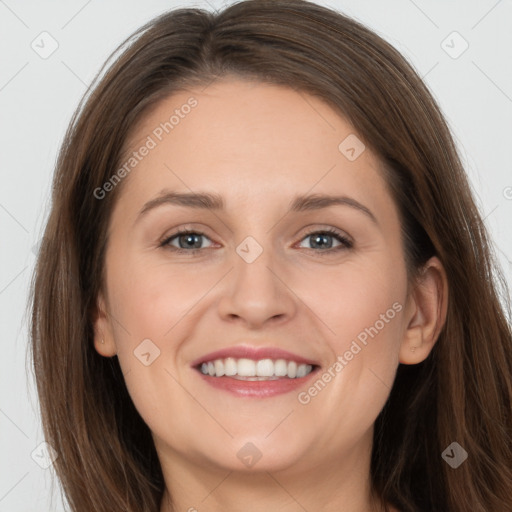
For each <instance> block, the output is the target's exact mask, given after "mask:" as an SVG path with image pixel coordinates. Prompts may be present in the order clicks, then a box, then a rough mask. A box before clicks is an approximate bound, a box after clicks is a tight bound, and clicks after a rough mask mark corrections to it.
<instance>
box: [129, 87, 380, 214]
mask: <svg viewBox="0 0 512 512" xmlns="http://www.w3.org/2000/svg"><path fill="white" fill-rule="evenodd" d="M127 147H128V151H127V153H126V155H125V159H124V162H123V163H126V162H128V159H129V158H130V155H132V156H131V159H132V160H133V161H132V162H131V163H133V164H134V165H133V167H132V166H130V165H128V166H127V169H128V168H129V176H128V178H127V179H126V183H123V189H126V190H123V194H122V195H127V196H128V197H131V198H132V199H133V200H134V201H133V202H137V200H136V198H142V197H144V198H146V199H148V198H150V197H151V196H152V195H154V194H155V193H157V192H159V191H160V190H162V189H163V188H167V189H169V188H171V189H173V190H176V189H179V190H181V191H186V192H190V191H191V190H195V189H201V190H203V191H205V190H206V191H212V192H216V193H221V194H223V195H224V196H226V197H227V204H228V205H229V202H230V198H232V199H235V198H238V199H239V200H247V199H249V197H250V198H252V199H253V200H254V201H256V202H257V201H258V198H261V199H262V198H263V196H264V197H265V198H266V200H267V201H272V200H273V199H275V200H276V201H282V198H283V195H290V196H291V195H293V194H296V193H297V192H300V193H306V192H308V191H311V192H318V193H321V192H323V193H325V192H332V191H333V189H337V192H340V193H345V192H351V193H353V194H356V195H357V194H358V193H359V194H360V193H361V189H366V192H367V193H369V194H370V195H372V194H373V195H375V196H379V194H380V195H382V194H385V190H384V189H385V183H384V182H383V180H382V177H381V175H380V172H379V162H378V159H377V158H376V157H375V156H374V155H373V154H372V153H371V151H370V150H369V149H365V148H364V145H363V143H362V141H361V140H360V139H359V138H358V137H357V134H356V133H355V131H354V129H353V127H352V126H351V125H350V124H349V123H348V122H347V121H346V120H345V119H343V118H342V117H341V116H340V115H338V114H337V113H336V112H335V111H334V110H333V109H331V108H330V107H329V106H328V105H327V104H326V103H324V102H323V101H321V100H320V99H319V98H316V97H313V96H311V95H309V94H306V93H304V92H299V91H295V90H293V89H291V88H288V87H283V86H276V85H271V84H264V83H260V82H252V81H246V80H223V81H219V82H214V83H213V84H210V85H209V86H207V87H203V88H195V89H190V90H186V91H179V92H176V93H174V94H173V95H171V96H169V97H167V98H166V99H164V100H162V101H161V102H160V103H159V104H158V105H156V106H155V107H154V108H153V109H152V111H151V112H150V113H149V114H147V115H146V116H145V117H144V119H143V120H142V121H141V123H140V124H139V126H138V127H137V129H136V130H135V131H134V133H133V135H132V136H131V137H130V139H129V141H128V144H127ZM144 147H146V148H149V149H145V150H144V151H142V150H143V149H144ZM133 152H135V153H138V155H137V156H133ZM141 153H144V155H143V156H141ZM354 157H355V158H354ZM135 160H136V161H135ZM358 189H359V192H358ZM369 200H370V202H371V201H372V199H371V198H370V199H369ZM131 202H132V201H131Z"/></svg>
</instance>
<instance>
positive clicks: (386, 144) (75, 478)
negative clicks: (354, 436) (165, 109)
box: [31, 0, 512, 512]
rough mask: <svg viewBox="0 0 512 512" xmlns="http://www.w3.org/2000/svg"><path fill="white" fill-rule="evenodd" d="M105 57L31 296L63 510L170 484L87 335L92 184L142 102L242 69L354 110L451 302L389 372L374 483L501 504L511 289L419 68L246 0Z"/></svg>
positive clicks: (113, 505) (414, 243)
mask: <svg viewBox="0 0 512 512" xmlns="http://www.w3.org/2000/svg"><path fill="white" fill-rule="evenodd" d="M117 53H120V54H119V55H117V57H116V54H117ZM112 59H115V61H114V62H113V63H112V64H111V65H110V67H109V68H108V69H107V71H106V72H104V71H103V70H104V69H105V67H104V68H103V69H102V71H100V73H99V74H98V76H97V77H96V80H95V87H94V88H93V89H92V92H91V93H90V94H89V95H86V96H85V97H84V99H83V100H82V102H81V104H80V105H79V107H78V109H77V111H76V112H75V114H74V117H73V119H72V121H71V123H70V126H69V129H68V131H67V133H66V136H65V139H64V143H63V145H62V149H61V152H60V155H59V159H58V162H57V168H56V173H55V177H54V185H53V196H52V209H51V213H50V216H49V219H48V222H47V226H46V231H45V235H44V239H43V242H42V245H41V249H40V254H39V257H38V262H37V267H36V271H35V275H34V281H33V289H32V296H31V307H32V310H31V313H32V332H31V336H32V354H33V363H34V368H35V375H36V380H37V389H38V394H39V398H40V404H41V414H42V420H43V426H44V432H45V436H46V439H47V441H48V442H49V443H50V444H51V445H52V446H53V447H54V449H55V450H56V451H57V453H58V455H59V457H58V458H57V460H56V461H55V469H56V472H57V475H58V476H59V478H60V480H61V482H62V485H63V489H64V492H65V495H66V498H67V500H68V502H69V504H70V506H71V509H72V510H73V511H75V512H90V511H91V510H95V511H96V512H102V511H104V512H107V511H108V512H112V511H113V510H125V511H132V512H146V511H148V512H149V511H151V512H156V511H158V510H159V504H160V500H161V497H162V492H163V489H164V483H163V477H162V472H161V468H160V465H159V461H158V458H157V454H156V451H155V448H154V444H153V441H152V438H151V433H150V431H149V428H148V427H147V425H146V424H145V423H144V421H143V420H142V418H141V417H140V416H139V414H138V412H137V411H136V409H135V407H134V405H133V403H132V401H131V399H130V396H129V394H128V392H127V389H126V386H125V383H124V379H123V375H122V372H121V370H120V367H119V364H118V361H117V358H116V357H113V358H105V357H102V356H100V355H99V354H98V353H97V352H96V351H95V349H94V346H93V330H92V320H93V318H94V317H93V315H94V312H95V306H96V299H97V295H98V291H99V290H100V289H101V287H102V286H103V280H102V277H103V264H104V256H105V248H106V242H107V227H108V223H109V218H110V214H111V211H112V208H113V205H114V203H115V201H116V197H117V196H118V193H119V190H120V188H121V186H122V183H121V184H120V185H119V186H117V187H116V188H115V189H114V190H113V191H112V192H111V193H109V194H107V195H106V197H105V198H104V199H102V200H98V199H97V198H96V197H95V195H94V194H93V191H94V190H95V189H97V188H98V187H101V186H102V185H103V184H104V183H105V182H106V181H107V180H108V179H109V178H110V177H111V176H112V174H113V172H114V171H115V169H117V166H118V165H119V164H120V158H121V155H122V152H123V151H124V147H125V143H126V141H127V139H128V136H129V134H130V133H131V131H132V130H133V127H134V126H135V125H136V123H137V122H139V121H140V120H141V118H142V116H143V115H144V114H146V113H147V112H148V110H149V108H151V106H154V105H156V104H157V103H158V101H159V100H161V99H163V98H164V97H166V96H168V95H169V94H172V93H173V92H175V91H177V90H183V89H184V88H186V87H190V86H193V85H199V84H207V83H209V82H210V81H212V80H214V79H215V78H216V77H225V76H228V75H235V76H239V77H248V78H252V79H255V80H259V81H265V82H268V83H273V84H282V85H285V86H287V87H291V88H294V89H296V90H298V91H301V92H306V93H309V94H313V95H315V96H317V97H319V98H321V99H322V100H324V101H325V102H326V103H327V104H329V105H330V106H331V107H332V108H333V109H335V110H336V111H337V112H339V114H340V115H341V116H343V117H344V118H345V119H347V120H348V121H349V122H350V123H351V124H352V125H353V127H354V129H355V130H356V132H357V133H358V136H360V138H361V139H362V140H363V141H364V143H365V144H366V145H367V147H368V148H370V149H371V150H372V151H373V152H374V153H375V154H376V155H377V157H378V158H380V160H381V162H382V164H383V172H384V175H385V177H386V179H387V183H388V185H389V187H390V190H391V192H392V194H393V197H394V199H395V201H396V204H397V205H398V208H399V211H400V214H401V222H402V228H403V240H404V251H405V255H406V261H407V266H408V273H409V277H410V279H414V277H415V276H416V273H417V272H418V271H419V270H420V269H421V266H422V264H424V263H425V262H426V261H427V260H428V258H429V257H431V256H432V255H437V256H438V257H439V259H440V260H441V262H442V264H443V265H444V267H445V269H446V273H447V278H448V286H449V289H450V298H449V304H448V314H447V319H446V323H445V325H444V327H443V328H442V330H441V332H440V335H439V339H438V342H437V343H436V345H435V347H434V349H433V351H432V352H431V354H430V355H429V357H428V358H427V359H426V360H425V361H424V362H423V363H421V364H417V365H400V366H399V368H398V371H397V375H396V379H395V382H394V385H393V388H392V390H391V393H390V396H389V399H388V401H387V403H386V405H385V406H384V409H383V410H382V412H381V414H380V415H379V417H378V419H377V421H376V424H375V435H374V445H373V452H372V464H371V478H372V483H373V487H374V489H375V491H376V493H377V494H378V495H379V496H380V497H381V498H382V499H383V501H385V502H390V503H392V504H393V505H395V506H396V507H397V508H399V509H400V510H402V511H406V512H407V511H410V512H413V511H415V512H417V511H425V512H432V511H443V512H467V511H468V510H472V511H473V512H489V511H490V510H492V511H493V512H505V511H510V507H511V499H512V400H511V397H512V382H511V374H512V336H511V330H510V325H509V324H508V322H507V317H506V316H505V310H506V309H507V311H508V314H509V316H510V302H509V295H508V291H507V287H506V283H505V280H504V279H503V276H502V274H501V271H500V269H499V267H498V265H497V263H496V260H495V257H494V255H493V251H492V248H491V245H490V242H489V238H488V235H487V233H486V229H485V227H484V224H483V221H482V218H481V216H480V215H479V212H478V210H477V208H476V206H475V201H474V199H473V197H472V193H471V190H470V187H469V185H468V181H467V177H466V175H465V173H464V170H463V167H462V164H461V161H460V159H459V156H458V154H457V150H456V148H455V145H454V142H453V139H452V136H451V134H450V132H449V129H448V127H447V125H446V122H445V121H444V119H443V116H442V114H441V112H440V111H439V108H438V106H437V105H436V103H435V101H434V99H433V98H432V95H431V94H430V92H429V91H428V89H427V88H426V86H425V85H424V84H423V82H422V81H421V79H420V78H419V77H418V75H417V73H416V72H415V70H414V69H413V68H412V66H411V65H410V64H409V63H408V62H407V61H406V60H405V59H404V58H403V57H402V56H401V55H400V54H399V53H398V52H397V51H396V50H395V49H394V48H393V47H392V46H391V45H390V44H388V43H387V42H385V41H384V40H383V39H382V38H380V37H379V36H377V35H376V34H375V33H373V32H372V31H370V30H369V29H367V28H366V27H364V26H363V25H361V24H360V23H358V22H356V21H354V20H352V19H350V18H348V17H346V16H344V15H342V14H339V13H337V12H335V11H332V10H330V9H327V8H324V7H321V6H318V5H315V4H313V3H309V2H306V1H302V0H273V1H266V0H264V1H257V0H248V1H243V2H239V3H236V4H234V5H232V6H230V7H228V8H226V9H224V10H223V11H221V12H219V13H215V14H213V13H210V12H206V11H203V10H199V9H194V8H190V9H178V10H174V11H171V12H168V13H165V14H163V15H161V16H159V17H157V18H156V19H154V20H152V21H151V22H150V23H148V24H146V25H145V26H144V27H142V28H141V29H140V30H138V31H137V32H136V33H135V34H134V35H133V36H131V38H129V39H128V40H127V41H125V42H124V43H123V45H121V46H120V48H119V49H118V52H116V53H114V54H113V56H112ZM109 61H110V59H109ZM109 61H107V63H106V64H105V65H107V64H108V62H109ZM128 179H129V178H128ZM500 300H501V301H502V303H500ZM454 441H456V442H458V443H459V444H460V445H461V446H462V447H463V448H464V449H465V450H466V451H467V452H468V453H469V458H468V460H467V461H466V462H465V463H463V464H462V465H461V466H460V467H458V468H457V469H453V468H451V467H450V466H449V465H448V464H446V463H445V461H444V460H443V458H442V457H441V453H442V452H443V450H444V449H445V448H446V447H447V446H448V445H450V444H451V443H452V442H454Z"/></svg>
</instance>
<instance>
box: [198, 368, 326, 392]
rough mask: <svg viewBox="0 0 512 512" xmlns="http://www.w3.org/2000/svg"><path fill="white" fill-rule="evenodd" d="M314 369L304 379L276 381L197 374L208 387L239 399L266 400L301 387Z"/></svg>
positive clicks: (316, 369)
mask: <svg viewBox="0 0 512 512" xmlns="http://www.w3.org/2000/svg"><path fill="white" fill-rule="evenodd" d="M317 371H318V368H315V369H314V370H313V371H312V372H311V373H308V374H307V375H306V376H305V377H299V378H295V379H289V378H282V379H276V380H239V379H233V378H231V377H225V376H224V377H211V376H210V375H204V373H201V372H200V371H199V370H197V372H198V373H199V375H200V376H201V377H202V378H203V380H204V381H205V382H206V383H207V384H209V385H210V386H212V387H214V388H217V389H222V390H224V391H228V392H229V393H232V394H234V395H236V396H240V397H256V398H267V397H271V396H276V395H282V394H284V393H290V392H291V391H295V390H297V389H298V388H300V387H301V386H303V385H304V384H305V383H306V382H307V381H308V380H309V379H310V378H311V377H312V376H313V375H314V374H315V373H316V372H317Z"/></svg>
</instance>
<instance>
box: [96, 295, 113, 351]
mask: <svg viewBox="0 0 512 512" xmlns="http://www.w3.org/2000/svg"><path fill="white" fill-rule="evenodd" d="M93 326H94V348H95V349H96V352H98V354H100V355H102V356H105V357H112V356H115V355H116V354H117V348H116V344H115V342H114V336H113V330H112V323H111V321H110V317H109V315H108V311H107V304H106V301H105V299H104V297H103V293H102V292H99V293H98V298H97V300H96V310H95V313H94V320H93Z"/></svg>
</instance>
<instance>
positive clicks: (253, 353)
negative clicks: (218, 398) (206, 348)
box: [191, 345, 318, 366]
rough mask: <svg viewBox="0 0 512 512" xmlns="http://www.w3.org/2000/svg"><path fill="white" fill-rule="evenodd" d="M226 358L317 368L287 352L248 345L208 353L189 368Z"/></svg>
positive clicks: (309, 360) (311, 361)
mask: <svg viewBox="0 0 512 512" xmlns="http://www.w3.org/2000/svg"><path fill="white" fill-rule="evenodd" d="M227 357H233V358H235V359H241V358H245V359H252V360H254V361H259V360H260V359H274V360H275V359H286V360H287V361H295V362H297V363H300V364H310V365H312V366H318V363H317V362H316V361H313V360H312V359H307V358H305V357H302V356H299V355H297V354H294V353H293V352H288V351H287V350H283V349H280V348H277V347H257V348H256V347H251V346H250V345H236V346H233V347H226V348H223V349H220V350H216V351H215V352H210V353H209V354H206V355H204V356H201V357H199V358H198V359H196V360H194V361H192V363H191V366H199V365H201V364H202V363H206V362H208V361H214V360H215V359H225V358H227Z"/></svg>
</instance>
